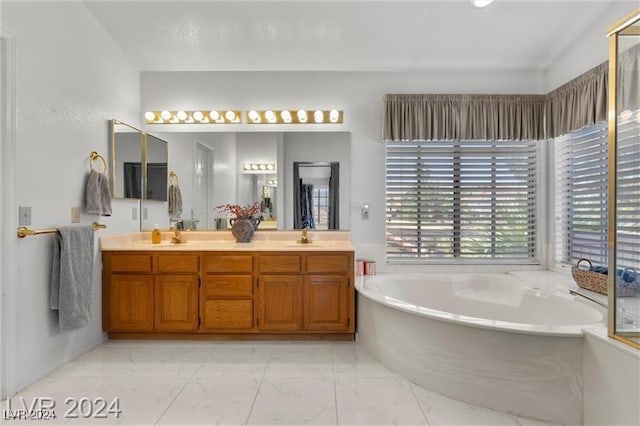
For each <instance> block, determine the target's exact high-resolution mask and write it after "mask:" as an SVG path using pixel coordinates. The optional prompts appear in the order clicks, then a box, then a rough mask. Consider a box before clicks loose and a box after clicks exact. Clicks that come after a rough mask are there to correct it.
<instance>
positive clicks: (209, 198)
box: [141, 132, 351, 230]
mask: <svg viewBox="0 0 640 426" xmlns="http://www.w3.org/2000/svg"><path fill="white" fill-rule="evenodd" d="M153 133H154V136H155V137H156V138H158V139H160V140H163V141H166V142H167V144H168V152H169V154H168V158H169V160H168V169H167V170H168V173H169V175H171V176H174V177H172V178H170V179H169V181H168V185H169V187H171V185H172V184H173V185H178V187H179V190H180V196H181V201H182V205H181V209H180V215H178V216H176V215H175V214H169V203H168V202H167V201H154V200H148V199H144V200H143V201H142V202H143V214H146V215H147V218H146V219H145V218H144V217H143V220H142V223H141V229H143V230H147V229H150V228H151V227H152V226H153V225H154V224H160V226H161V227H167V226H171V225H176V224H178V226H183V227H184V228H185V229H194V230H213V229H227V228H228V226H229V224H228V221H227V220H226V218H225V217H224V214H222V213H220V212H217V211H216V210H215V206H219V205H223V204H242V205H246V204H249V203H253V202H259V203H260V204H261V207H262V214H263V219H264V221H263V223H261V224H260V226H259V229H261V230H264V229H294V222H295V216H296V213H295V212H296V209H297V206H298V205H299V204H298V203H297V202H296V201H295V200H294V187H297V186H298V183H297V182H298V181H297V180H295V179H299V178H294V163H299V164H301V163H305V164H311V163H318V164H326V165H329V172H330V171H331V164H335V166H334V169H333V170H334V172H333V173H334V176H336V177H335V178H334V182H339V190H337V191H336V192H335V197H336V198H335V200H334V202H333V204H332V207H334V213H333V215H332V220H333V223H334V224H335V225H334V228H330V227H329V223H328V222H327V219H328V218H327V217H326V216H325V217H324V219H321V221H322V220H324V223H321V224H320V226H316V228H315V229H341V230H346V229H349V226H350V223H349V208H350V203H349V199H350V196H351V194H350V187H351V185H350V173H349V170H350V157H351V147H350V142H351V135H350V133H348V132H237V133H236V132H153ZM305 170H307V169H305ZM318 170H322V169H320V168H319V169H318ZM305 173H306V172H304V171H303V177H304V178H305V179H306V174H305ZM327 179H328V178H327ZM315 182H316V186H317V188H320V187H323V185H324V183H325V182H324V180H322V181H315ZM327 185H328V180H327ZM174 189H175V188H174ZM316 192H318V191H316ZM324 193H326V194H327V196H328V188H327V191H324ZM169 201H170V200H169ZM326 211H327V209H326V208H324V207H323V210H322V212H320V213H319V214H320V215H323V214H325V213H324V212H326Z"/></svg>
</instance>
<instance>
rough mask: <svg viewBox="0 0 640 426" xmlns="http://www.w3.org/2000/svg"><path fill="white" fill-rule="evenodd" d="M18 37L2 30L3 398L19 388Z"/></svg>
mask: <svg viewBox="0 0 640 426" xmlns="http://www.w3.org/2000/svg"><path fill="white" fill-rule="evenodd" d="M15 58H16V52H15V38H14V37H12V36H10V35H8V34H6V33H4V32H0V59H1V60H0V99H1V105H0V107H1V108H0V109H1V111H2V115H1V116H0V136H1V138H2V141H3V142H2V145H1V146H0V166H1V171H0V215H1V216H2V218H3V220H2V222H1V225H0V251H1V252H2V257H1V258H0V294H1V297H0V399H4V398H7V397H12V396H14V395H15V394H16V393H17V391H18V389H17V386H18V309H17V306H18V303H17V302H18V268H17V263H18V262H17V260H18V255H17V249H18V245H17V242H18V241H17V238H16V234H15V232H16V231H15V230H16V226H17V222H18V217H17V215H18V212H17V210H18V209H17V208H15V206H16V80H15V76H16V69H15V68H16V61H15Z"/></svg>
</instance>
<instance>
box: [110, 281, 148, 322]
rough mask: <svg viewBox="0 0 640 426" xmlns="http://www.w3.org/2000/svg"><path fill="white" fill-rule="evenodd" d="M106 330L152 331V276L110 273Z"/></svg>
mask: <svg viewBox="0 0 640 426" xmlns="http://www.w3.org/2000/svg"><path fill="white" fill-rule="evenodd" d="M109 281H110V283H109V327H108V330H107V331H153V276H152V275H111V277H110V280H109Z"/></svg>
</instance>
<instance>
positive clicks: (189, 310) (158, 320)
mask: <svg viewBox="0 0 640 426" xmlns="http://www.w3.org/2000/svg"><path fill="white" fill-rule="evenodd" d="M102 261H103V274H102V288H103V291H102V297H103V309H102V312H103V318H102V324H103V328H104V330H105V331H107V332H184V331H197V330H198V283H199V271H200V255H199V254H194V253H179V254H173V253H172V254H156V253H145V254H141V253H139V252H133V253H120V252H119V253H110V252H104V253H103V256H102Z"/></svg>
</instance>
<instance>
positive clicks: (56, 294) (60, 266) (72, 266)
mask: <svg viewBox="0 0 640 426" xmlns="http://www.w3.org/2000/svg"><path fill="white" fill-rule="evenodd" d="M93 235H94V231H93V227H91V226H74V227H62V228H60V229H58V233H57V234H56V237H55V238H54V241H53V259H52V262H51V283H50V292H49V307H50V308H51V309H52V310H57V311H58V318H59V324H60V329H62V330H64V331H66V330H73V329H75V328H79V327H82V326H84V325H85V324H87V322H88V321H89V318H91V287H92V285H93Z"/></svg>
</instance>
